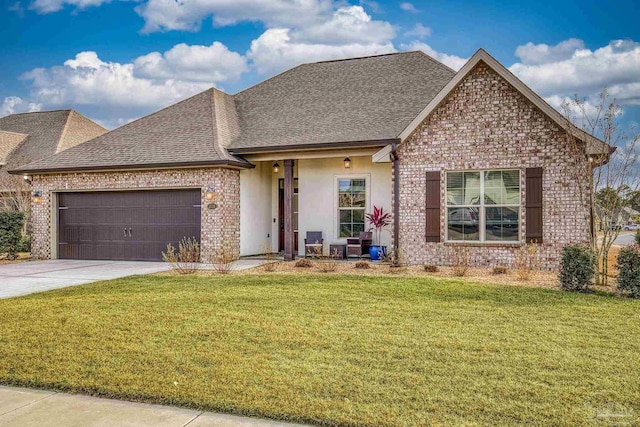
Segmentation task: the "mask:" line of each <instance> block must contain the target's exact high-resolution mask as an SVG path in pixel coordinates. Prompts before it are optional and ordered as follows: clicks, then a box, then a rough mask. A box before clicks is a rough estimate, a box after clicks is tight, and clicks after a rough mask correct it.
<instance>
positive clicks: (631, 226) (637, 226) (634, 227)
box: [624, 224, 640, 231]
mask: <svg viewBox="0 0 640 427" xmlns="http://www.w3.org/2000/svg"><path fill="white" fill-rule="evenodd" d="M638 229H640V224H627V225H625V226H624V231H635V230H638Z"/></svg>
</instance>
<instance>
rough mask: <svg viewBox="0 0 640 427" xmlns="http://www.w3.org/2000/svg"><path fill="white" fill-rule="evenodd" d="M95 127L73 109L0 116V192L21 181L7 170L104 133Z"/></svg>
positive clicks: (98, 127) (96, 125) (94, 124)
mask: <svg viewBox="0 0 640 427" xmlns="http://www.w3.org/2000/svg"><path fill="white" fill-rule="evenodd" d="M106 132H107V130H106V129H105V128H103V127H102V126H100V125H99V124H97V123H95V122H93V121H91V120H89V119H87V118H86V117H84V116H82V115H81V114H80V113H78V112H77V111H74V110H55V111H41V112H32V113H20V114H11V115H9V116H5V117H0V158H2V159H3V162H2V167H0V189H8V188H9V187H11V188H13V187H14V186H15V185H19V184H20V183H21V180H16V179H12V178H15V177H10V176H8V175H7V171H9V170H12V171H13V170H16V169H20V168H21V167H22V166H24V165H26V164H28V163H32V162H34V161H37V160H40V159H43V158H47V157H51V156H53V155H54V154H56V153H59V152H61V151H63V150H65V149H67V148H70V147H72V146H75V145H78V144H80V143H82V142H85V141H88V140H90V139H92V138H95V137H96V136H99V135H102V134H104V133H106Z"/></svg>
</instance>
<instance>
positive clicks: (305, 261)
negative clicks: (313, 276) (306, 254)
mask: <svg viewBox="0 0 640 427" xmlns="http://www.w3.org/2000/svg"><path fill="white" fill-rule="evenodd" d="M296 267H298V268H311V267H313V263H312V262H311V261H309V260H308V259H306V258H300V259H299V260H298V261H296Z"/></svg>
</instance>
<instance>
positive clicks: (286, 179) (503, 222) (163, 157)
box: [13, 50, 611, 268]
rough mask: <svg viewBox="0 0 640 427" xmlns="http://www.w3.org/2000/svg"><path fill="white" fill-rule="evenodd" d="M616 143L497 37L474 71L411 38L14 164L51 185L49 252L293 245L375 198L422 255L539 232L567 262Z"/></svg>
mask: <svg viewBox="0 0 640 427" xmlns="http://www.w3.org/2000/svg"><path fill="white" fill-rule="evenodd" d="M568 135H570V136H571V137H572V138H574V139H575V140H577V141H578V142H579V144H580V147H581V148H580V152H579V153H577V152H576V150H575V149H573V150H572V149H571V148H570V147H569V144H568V142H567V136H568ZM610 151H611V148H610V147H609V146H608V145H606V144H604V143H603V142H602V141H600V140H598V139H596V138H593V137H592V136H590V135H588V134H586V133H584V132H582V131H581V130H579V129H577V128H575V127H573V126H570V125H568V124H567V123H566V121H565V120H564V118H563V117H562V116H561V115H560V114H559V113H558V112H557V111H556V110H555V109H553V108H552V107H551V106H549V105H548V104H547V103H546V102H545V101H544V100H543V99H542V98H540V97H539V96H538V95H537V94H535V93H534V92H533V91H532V90H531V89H530V88H528V87H527V86H526V85H525V84H523V83H522V82H521V81H520V80H518V79H517V78H516V77H515V76H514V75H513V74H511V73H510V72H509V71H508V70H507V69H506V68H505V67H504V66H503V65H501V64H500V63H499V62H498V61H496V60H495V59H494V58H493V57H491V56H490V55H489V54H488V53H487V52H485V51H484V50H479V51H478V52H477V53H476V54H475V55H473V57H471V58H470V59H469V60H468V62H467V63H466V65H464V66H463V67H462V69H460V70H459V71H458V72H455V71H453V70H452V69H450V68H448V67H447V66H445V65H444V64H442V63H440V62H438V61H436V60H434V59H433V58H431V57H429V56H427V55H426V54H424V53H422V52H405V53H394V54H387V55H378V56H370V57H364V58H352V59H344V60H334V61H324V62H318V63H313V64H303V65H300V66H298V67H295V68H293V69H291V70H288V71H285V72H283V73H281V74H279V75H277V76H275V77H272V78H270V79H268V80H265V81H263V82H262V83H259V84H257V85H255V86H253V87H250V88H248V89H246V90H244V91H242V92H239V93H237V94H235V95H229V94H227V93H224V92H222V91H220V90H218V89H215V88H212V89H210V90H207V91H205V92H203V93H200V94H198V95H195V96H193V97H191V98H189V99H186V100H184V101H182V102H179V103H177V104H175V105H172V106H170V107H167V108H164V109H162V110H160V111H157V112H155V113H153V114H151V115H149V116H146V117H143V118H140V119H138V120H136V121H133V122H131V123H129V124H127V125H124V126H122V127H120V128H118V129H115V130H113V131H111V132H108V133H106V134H104V135H102V136H99V137H97V138H95V139H93V140H91V141H88V142H85V143H83V144H80V145H78V146H76V147H73V148H71V149H68V150H65V151H63V152H60V153H58V154H55V155H54V156H52V157H49V158H47V159H44V160H39V161H36V162H33V163H31V164H29V165H25V166H21V167H18V168H15V169H14V170H13V173H16V174H26V175H29V176H30V179H31V181H32V185H33V191H34V193H36V194H37V195H39V197H38V198H36V200H37V202H34V205H33V212H34V232H33V244H32V247H33V256H35V257H37V258H44V259H49V258H82V259H131V260H158V259H160V256H161V255H160V254H161V251H162V250H164V248H165V247H166V244H167V242H176V241H177V240H179V239H180V238H182V237H183V236H195V237H197V238H199V240H200V242H201V248H202V256H203V259H204V260H205V261H206V260H211V259H213V258H214V257H216V256H217V255H219V254H221V253H225V254H226V255H227V256H231V257H234V258H237V257H239V256H248V255H253V254H260V253H263V252H265V251H274V252H276V251H283V253H284V257H285V259H292V258H294V257H295V256H296V254H297V255H298V256H301V255H304V238H305V235H306V233H307V232H308V231H314V232H315V231H317V232H321V233H322V236H323V239H324V242H325V244H329V243H344V242H345V240H346V239H347V238H349V237H358V235H359V233H360V232H361V231H363V230H367V229H368V228H369V224H368V223H367V222H366V221H365V213H367V212H370V211H372V209H373V207H374V206H376V207H382V208H384V209H385V211H390V212H392V214H393V218H394V220H393V225H392V226H391V227H389V229H388V230H387V231H388V232H387V233H383V235H382V237H381V240H382V242H381V243H382V245H386V246H393V247H395V246H397V247H398V248H400V249H401V251H402V253H403V254H404V257H405V259H406V261H407V262H409V263H412V264H418V263H447V262H448V260H449V258H448V257H449V253H450V248H452V247H456V245H465V246H468V247H470V251H471V256H472V262H475V263H479V264H481V265H487V266H489V265H495V264H501V265H507V266H509V265H513V263H514V257H515V251H516V249H517V248H518V247H519V246H520V245H521V244H523V243H524V242H535V243H536V244H538V245H540V248H539V251H538V254H539V256H540V261H541V265H542V266H544V267H546V268H555V267H557V266H558V257H559V254H560V251H561V248H562V247H563V246H564V245H566V244H568V243H575V242H583V241H586V240H587V239H588V233H589V222H590V220H589V218H588V214H589V212H588V206H587V205H586V203H584V202H583V201H582V200H581V197H580V193H581V192H580V186H582V188H583V189H584V188H586V187H588V186H589V185H590V183H589V182H587V181H588V180H584V181H582V180H578V179H576V173H575V172H576V169H575V168H576V167H577V165H578V164H579V163H580V162H587V161H589V160H588V159H589V158H591V159H593V158H595V157H597V156H602V157H603V158H607V156H608V155H609V154H610ZM582 213H584V214H582ZM265 248H266V249H265Z"/></svg>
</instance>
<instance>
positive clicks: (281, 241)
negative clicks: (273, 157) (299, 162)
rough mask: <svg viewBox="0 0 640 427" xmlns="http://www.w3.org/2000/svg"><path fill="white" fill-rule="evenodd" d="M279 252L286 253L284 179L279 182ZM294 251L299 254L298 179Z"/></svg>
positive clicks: (295, 201) (295, 179)
mask: <svg viewBox="0 0 640 427" xmlns="http://www.w3.org/2000/svg"><path fill="white" fill-rule="evenodd" d="M278 227H279V231H280V233H279V236H280V239H279V241H278V250H279V251H284V179H283V178H280V179H279V180H278ZM293 236H294V238H293V240H294V243H293V250H294V251H296V252H298V178H294V179H293Z"/></svg>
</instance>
